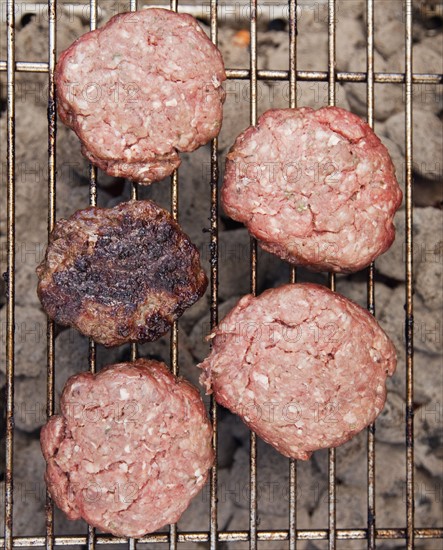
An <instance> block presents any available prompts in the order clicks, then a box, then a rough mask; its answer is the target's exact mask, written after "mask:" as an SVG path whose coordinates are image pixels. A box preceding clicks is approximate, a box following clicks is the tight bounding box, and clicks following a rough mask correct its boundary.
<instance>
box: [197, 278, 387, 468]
mask: <svg viewBox="0 0 443 550" xmlns="http://www.w3.org/2000/svg"><path fill="white" fill-rule="evenodd" d="M211 338H212V339H213V340H212V343H213V348H212V352H211V354H210V355H209V357H208V358H207V359H206V360H205V361H203V363H201V365H200V367H201V368H202V369H203V373H202V375H201V378H200V380H201V382H202V384H203V385H204V386H205V387H206V389H207V392H208V393H212V392H213V393H214V396H215V399H216V400H217V402H218V403H220V404H221V405H223V406H224V407H227V408H228V409H230V410H231V411H232V412H234V413H235V414H238V415H239V416H240V417H241V418H242V419H243V421H244V422H245V423H246V424H247V425H248V426H249V427H250V428H251V429H252V430H253V431H254V432H256V433H257V434H258V435H259V436H260V437H261V438H262V439H264V440H265V441H267V442H268V443H270V444H271V445H273V446H274V447H275V448H276V449H277V450H278V451H280V452H281V453H282V454H284V455H285V456H288V457H292V458H296V459H302V460H304V459H307V458H309V457H310V455H311V454H312V452H313V451H315V450H317V449H322V448H326V447H336V446H338V445H341V444H342V443H345V442H346V441H348V440H349V439H350V438H351V437H352V436H354V435H355V434H357V433H358V432H360V431H361V430H362V429H363V428H364V427H366V426H368V425H369V424H370V423H371V422H373V421H374V419H375V418H376V417H377V416H378V414H379V413H380V411H381V410H382V408H383V405H384V403H385V399H386V388H385V381H386V378H387V377H388V376H391V375H392V374H393V373H394V370H395V366H396V352H395V348H394V346H393V344H392V343H391V341H390V340H389V338H388V337H387V336H386V334H385V333H384V332H383V330H382V329H381V328H380V327H379V325H378V323H377V321H376V320H375V318H374V317H373V316H372V315H370V314H369V312H368V311H366V310H364V309H363V308H361V307H360V306H358V305H357V304H355V303H353V302H351V301H350V300H347V299H346V298H344V297H343V296H340V295H339V294H336V293H333V292H331V291H330V290H328V289H327V288H325V287H322V286H319V285H314V284H289V285H285V286H282V287H280V288H277V289H271V290H267V291H265V292H264V293H263V294H261V295H260V296H258V297H256V298H255V297H253V296H251V295H248V296H245V297H244V298H242V299H241V300H240V302H239V303H238V304H237V305H236V306H235V307H234V309H232V310H231V312H230V313H229V314H228V315H227V316H226V317H225V319H224V320H223V321H222V322H221V323H220V324H219V326H218V327H217V328H216V329H215V330H214V332H213V333H212V334H211Z"/></svg>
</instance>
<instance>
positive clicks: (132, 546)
mask: <svg viewBox="0 0 443 550" xmlns="http://www.w3.org/2000/svg"><path fill="white" fill-rule="evenodd" d="M137 3H138V1H137V0H129V10H130V11H136V10H137ZM130 185H131V199H132V200H137V199H138V184H137V183H135V182H131V183H130ZM172 334H173V332H172V333H171V338H172ZM171 355H172V350H171ZM137 357H138V347H137V344H131V361H136V360H137ZM136 548H137V541H136V540H135V539H133V538H130V539H128V550H136Z"/></svg>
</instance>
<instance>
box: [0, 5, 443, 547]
mask: <svg viewBox="0 0 443 550" xmlns="http://www.w3.org/2000/svg"><path fill="white" fill-rule="evenodd" d="M58 4H59V10H58V23H57V29H58V33H57V39H58V51H62V50H63V49H64V48H66V47H67V46H68V45H70V44H71V43H72V41H73V40H74V39H75V38H77V37H78V36H80V35H81V34H83V33H85V32H87V30H88V24H89V19H88V18H89V7H88V3H87V2H79V3H74V5H73V4H72V3H70V2H58ZM127 4H128V2H124V1H121V2H117V1H111V0H104V1H102V2H100V3H99V25H102V24H103V23H104V22H105V21H106V20H107V19H109V17H110V16H111V15H113V14H115V13H116V12H118V11H124V10H125V9H127V7H128V5H127ZM140 4H142V2H140ZM299 4H300V5H299V16H298V69H299V70H319V71H321V70H327V40H328V37H327V9H326V6H325V4H324V2H317V1H316V2H314V1H308V0H300V2H299ZM0 7H1V19H2V23H3V24H4V22H5V0H1V2H0ZM193 9H196V10H198V11H200V12H201V15H204V13H206V14H209V5H201V4H197V3H196V4H194V5H193ZM285 14H287V7H286V4H278V3H275V4H273V3H263V4H262V5H261V8H260V10H259V19H258V28H259V32H258V66H259V68H269V69H283V70H285V69H286V70H287V69H288V68H289V67H288V65H289V63H288V57H289V39H288V32H287V21H286V20H285ZM248 15H249V11H248V8H247V6H246V5H244V3H234V4H232V5H230V6H227V5H223V4H222V5H221V6H220V27H219V46H220V49H221V51H222V53H223V55H224V59H225V63H226V66H227V67H228V68H248V67H249V49H248V44H247V32H246V33H245V32H244V31H245V30H247V28H248ZM204 19H205V18H204V17H203V21H204ZM206 21H207V19H206ZM206 30H207V31H208V32H209V30H208V27H207V26H206ZM239 31H240V32H239ZM413 32H414V67H413V70H414V73H442V72H443V71H442V53H443V7H442V4H441V3H439V2H437V1H435V0H414V27H413ZM5 34H6V33H2V36H1V41H2V42H1V56H0V57H1V59H2V60H4V59H6V48H5V42H4V41H5ZM16 40H17V45H16V47H17V49H16V57H17V60H19V61H46V60H47V41H48V25H47V8H46V6H45V5H44V4H41V5H38V4H36V3H35V2H17V34H16ZM375 50H376V51H375V70H376V71H377V72H378V71H380V72H403V71H404V2H403V1H402V0H378V1H377V2H375ZM337 69H338V70H339V71H347V70H350V71H365V70H366V30H365V2H364V0H337ZM0 78H1V96H0V101H1V111H2V112H1V118H0V128H1V159H2V160H1V162H2V164H1V179H0V186H1V192H2V202H1V215H0V247H1V272H4V271H5V270H6V250H7V249H6V199H5V197H6V177H7V174H6V112H5V109H6V74H5V73H4V72H2V73H1V74H0ZM16 78H17V82H16V132H17V136H16V194H17V196H16V199H17V203H16V208H17V211H16V221H17V231H16V238H17V249H16V252H17V264H16V285H17V287H16V289H17V290H16V303H17V309H16V323H17V324H16V382H15V388H16V389H15V400H16V409H15V427H16V430H15V459H14V464H15V468H14V471H15V500H14V534H15V535H43V534H44V533H45V515H44V499H45V485H44V481H43V471H44V464H43V459H42V457H41V452H40V447H39V443H38V434H39V429H40V427H41V426H42V424H43V423H44V422H45V418H46V417H45V407H46V318H45V315H44V314H43V312H42V310H41V307H40V304H39V301H38V298H37V295H36V291H35V289H36V276H35V267H36V265H37V264H38V263H39V261H40V260H41V258H42V256H43V254H44V250H45V246H46V240H47V234H46V228H47V225H46V224H47V116H46V109H47V76H46V75H45V74H35V73H24V72H20V73H17V75H16ZM226 91H227V99H226V104H225V111H224V122H223V127H222V131H221V134H220V138H219V149H220V150H219V158H220V168H221V171H223V164H224V156H225V154H226V152H227V151H228V149H229V147H230V146H231V145H232V143H233V141H234V139H235V137H236V136H237V134H238V133H240V132H241V131H242V130H244V129H245V128H246V127H247V126H248V124H249V84H248V82H247V81H240V80H237V81H232V80H230V81H228V82H227V83H226ZM413 91H414V259H415V267H414V280H415V296H414V304H415V319H416V320H415V346H416V352H415V380H414V382H415V393H414V402H415V466H416V468H415V497H416V499H415V505H416V526H417V527H420V526H426V527H432V526H438V525H440V526H441V524H442V521H441V520H442V514H443V510H442V500H443V495H442V493H443V446H442V433H443V430H442V427H443V421H442V399H443V381H442V376H443V375H442V372H443V369H442V366H443V355H442V305H443V298H442V288H443V283H442V263H443V219H442V200H443V186H442V179H443V176H442V153H443V124H442V112H443V111H442V109H443V90H442V86H435V85H428V84H416V85H414V90H413ZM297 92H298V98H297V99H298V105H299V106H302V105H308V106H312V107H315V108H319V107H321V106H324V105H326V104H327V83H319V82H299V83H298V85H297ZM288 96H289V89H288V83H286V82H265V81H259V83H258V112H259V114H260V113H261V112H263V111H265V110H266V109H268V108H272V107H276V108H278V107H286V106H288V101H289V97H288ZM337 104H338V105H339V106H342V107H345V108H348V109H350V110H352V111H354V112H356V113H357V114H359V115H361V116H363V117H364V116H365V115H366V109H367V107H366V85H365V84H364V83H356V84H351V83H348V84H345V85H341V84H337ZM404 109H405V103H404V87H403V85H402V84H376V85H375V131H376V133H377V134H378V135H379V136H380V137H381V139H382V140H383V142H384V143H385V144H386V146H387V147H388V149H389V151H390V153H391V155H392V158H393V160H394V163H395V165H396V169H397V176H398V179H399V181H400V183H401V184H402V187H403V188H404V172H405V158H404V153H405V143H404V142H405V138H404V118H405V117H404ZM209 179H210V150H209V146H206V147H203V148H201V149H199V150H198V151H195V152H194V153H191V154H184V155H182V165H181V167H180V169H179V181H180V183H179V189H180V199H179V201H180V202H179V207H180V210H179V211H180V214H179V222H180V224H181V225H182V227H183V229H184V230H185V231H186V232H187V233H188V234H189V235H190V237H191V238H192V240H193V241H194V242H195V243H196V244H197V245H198V246H199V248H200V251H201V254H202V258H203V261H204V265H205V268H206V271H207V272H208V273H209V233H208V229H209V212H210V188H209ZM98 188H99V190H98V204H99V205H100V206H112V205H114V204H116V203H118V202H120V201H123V200H128V199H129V197H130V186H129V184H128V183H127V182H124V181H123V180H117V179H114V178H110V177H109V176H106V175H105V174H103V173H99V176H98ZM140 198H150V199H153V200H155V201H156V202H158V203H159V204H160V205H162V206H164V207H167V208H168V207H169V204H170V185H169V181H164V182H159V183H155V184H153V185H152V186H150V187H140ZM88 200H89V189H88V165H87V163H86V162H85V161H84V159H83V158H82V156H81V154H80V146H79V142H78V140H77V138H76V136H75V135H74V134H73V133H72V132H71V131H70V130H68V129H66V128H65V127H64V126H63V125H62V124H59V126H58V134H57V218H60V217H66V216H69V215H70V214H72V213H73V212H74V211H75V210H77V209H79V208H84V207H85V206H87V205H88ZM404 219H405V212H404V208H402V209H401V210H400V211H399V213H398V214H397V218H396V224H397V239H396V241H395V243H394V245H393V247H392V248H391V250H390V251H389V252H388V253H386V254H385V255H384V256H382V257H381V258H380V259H379V260H377V262H376V270H377V277H376V283H377V284H376V290H375V294H376V316H377V319H378V320H379V321H380V323H381V325H382V326H383V327H384V328H385V330H386V331H387V333H388V334H389V335H390V336H391V338H392V339H393V340H394V342H395V344H396V345H397V349H398V351H399V363H398V370H397V373H396V374H395V376H394V377H393V379H392V380H390V381H389V390H390V391H389V394H388V401H387V405H386V407H385V409H384V411H383V412H382V414H381V416H380V417H379V419H378V420H377V424H376V426H377V427H376V474H377V479H376V506H377V508H376V509H377V520H376V521H377V527H404V526H405V514H406V512H405V511H406V496H405V495H406V484H405V472H406V457H405V433H404V432H405V429H404V410H405V395H406V388H405V380H406V364H405V351H404V343H405V342H404V303H405V257H406V254H405V248H404V236H405V221H404ZM219 237H220V263H219V265H220V268H219V276H220V287H219V299H220V318H221V317H223V315H224V314H225V313H226V312H227V311H228V310H229V309H230V308H231V307H232V306H233V305H234V304H235V302H236V301H237V300H238V298H239V297H240V296H242V295H243V294H245V293H247V292H248V291H249V236H248V234H247V231H246V230H245V229H244V228H243V227H242V226H241V225H239V224H236V223H235V222H232V221H231V220H229V219H227V218H226V217H224V215H223V212H221V221H220V235H219ZM288 278H289V269H288V266H287V265H285V264H284V263H282V262H281V261H279V260H278V259H277V258H275V257H272V256H270V255H268V254H265V253H263V252H259V291H262V290H263V289H265V288H268V287H270V286H278V285H280V284H282V283H284V282H287V281H288ZM299 280H301V281H304V280H305V281H307V280H309V281H318V282H322V283H324V282H326V277H325V276H322V275H313V274H309V273H308V272H306V271H304V270H302V269H300V270H299ZM1 284H2V285H3V288H2V293H1V296H0V300H1V305H2V306H3V304H4V303H5V288H4V283H3V282H2V283H1ZM337 290H338V291H339V292H341V293H342V294H344V295H345V296H347V297H349V298H352V299H354V300H356V301H357V302H358V303H360V304H361V305H363V306H365V305H366V280H365V274H364V273H359V274H356V275H353V276H339V277H338V278H337ZM0 316H1V320H0V328H1V338H2V342H3V345H2V352H1V353H2V355H1V359H0V388H2V389H1V393H2V404H3V403H4V399H3V396H4V391H5V390H4V385H5V376H4V373H5V368H6V364H5V356H4V343H5V335H6V322H5V318H6V317H5V308H4V307H2V308H1V310H0ZM208 332H209V291H208V293H207V294H206V295H205V297H204V298H203V299H202V300H201V301H200V302H199V303H198V304H196V305H195V306H194V307H193V308H191V309H190V310H189V311H188V312H187V313H186V314H185V315H184V316H183V318H182V319H181V321H180V323H179V364H180V372H181V374H182V375H183V376H185V377H186V378H188V379H189V380H191V381H192V382H193V383H194V384H198V382H197V380H198V374H199V373H198V372H197V369H196V368H195V364H196V363H197V362H199V361H200V360H201V359H203V357H205V356H206V354H207V353H208V350H209V348H208V345H207V344H206V342H205V336H206V335H207V333H208ZM55 348H56V378H55V379H56V390H57V396H58V395H59V393H60V391H61V388H62V387H63V384H64V382H65V381H66V379H67V378H68V377H69V376H70V375H72V374H74V373H75V372H78V371H81V370H86V369H87V368H88V341H87V339H86V338H84V337H82V336H81V335H79V334H78V333H76V332H75V331H74V330H72V329H63V328H61V327H60V328H59V329H58V330H57V337H56V342H55ZM140 354H141V355H142V356H153V357H155V358H161V359H163V360H165V361H166V362H167V363H169V336H166V337H164V338H162V339H161V340H159V341H158V342H153V343H150V344H145V345H144V346H141V347H140ZM128 359H129V349H128V347H121V348H116V349H112V350H105V349H104V348H101V347H99V349H98V365H99V366H102V365H105V364H108V363H111V362H115V361H120V360H128ZM2 430H4V427H3V426H2V427H1V428H0V437H3V436H4V431H2ZM248 446H249V435H248V431H247V429H246V428H245V427H244V426H243V424H242V423H241V421H240V420H238V419H237V418H236V417H234V416H232V415H231V414H229V413H227V412H226V411H223V410H221V411H220V454H219V467H220V470H219V529H221V530H234V529H242V530H247V529H248V528H249V523H248V506H249V504H248V468H249V459H248ZM3 447H4V446H3V445H2V450H0V476H1V478H0V479H1V481H0V502H1V503H2V504H3V501H4V483H3V476H4V455H3V454H2V453H4V450H3ZM366 467H367V459H366V433H362V434H360V435H359V436H357V437H356V438H354V439H353V440H352V441H350V442H349V443H348V444H346V445H344V446H342V447H340V448H339V449H337V526H338V528H364V527H365V525H366V523H367V507H366V498H367V480H366ZM288 479H289V469H288V461H287V460H286V459H284V458H283V457H282V456H280V455H279V454H278V453H277V452H276V451H274V450H273V449H272V448H271V447H269V446H268V445H265V444H262V442H259V445H258V493H259V501H258V513H259V528H260V529H280V528H282V529H284V528H287V526H288V508H289V497H288ZM297 494H298V501H297V511H298V516H297V521H298V524H297V525H298V528H301V529H317V528H318V529H321V528H325V527H327V524H328V519H327V518H328V516H327V451H320V452H316V453H315V454H314V456H313V458H312V459H311V460H310V461H308V462H305V463H299V464H298V486H297ZM2 522H3V515H2V517H0V528H1V530H3V525H2ZM208 526H209V490H208V488H206V490H205V491H203V493H201V494H200V495H199V496H198V497H197V498H196V499H195V500H194V501H193V503H192V504H191V506H190V508H189V509H188V511H187V512H186V513H185V514H184V516H183V518H182V519H181V521H180V523H179V528H180V529H183V530H187V531H189V530H207V529H208ZM85 531H86V525H85V524H84V523H83V522H69V521H67V520H66V519H64V517H63V516H62V514H61V513H59V512H58V511H56V527H55V533H56V534H62V533H63V534H68V533H71V534H72V533H84V532H85ZM142 546H143V547H144V548H146V550H147V549H148V548H151V547H152V548H156V549H160V548H163V547H166V545H162V544H161V545H142ZM364 546H365V544H364V542H363V541H360V542H359V541H340V542H339V544H338V547H339V548H343V549H351V548H352V549H356V550H358V549H360V548H363V547H364ZM199 547H202V546H198V545H193V544H184V545H180V548H183V549H185V548H186V549H187V550H188V549H189V550H191V549H193V548H199ZM203 547H204V546H203ZM284 547H285V546H284V544H282V543H278V542H277V543H260V544H259V548H262V549H268V548H269V549H271V548H272V549H276V550H277V549H278V550H280V549H281V548H284ZM377 547H378V548H380V550H384V549H391V548H396V549H400V548H404V542H402V541H398V542H395V541H391V542H390V541H379V542H378V544H377ZM220 548H221V549H223V550H234V549H235V550H237V549H238V550H242V549H243V548H248V544H247V543H229V544H227V543H225V544H224V545H220ZM299 548H301V549H304V550H316V549H323V548H327V541H315V542H300V543H299ZM416 548H417V549H426V550H440V549H441V548H442V546H441V540H440V541H433V542H430V541H417V543H416Z"/></svg>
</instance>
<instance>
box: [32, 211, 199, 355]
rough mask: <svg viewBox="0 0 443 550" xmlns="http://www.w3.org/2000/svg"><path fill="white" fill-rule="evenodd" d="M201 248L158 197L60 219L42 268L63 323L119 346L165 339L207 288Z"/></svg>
mask: <svg viewBox="0 0 443 550" xmlns="http://www.w3.org/2000/svg"><path fill="white" fill-rule="evenodd" d="M199 258H200V257H199V253H198V250H197V248H196V247H195V246H194V245H193V244H192V243H191V242H190V240H189V238H188V237H187V235H185V234H184V233H183V231H182V230H181V228H180V226H179V225H178V224H177V223H176V222H175V221H174V220H173V219H172V218H171V216H170V214H169V213H168V212H167V211H166V210H163V209H162V208H160V207H159V206H157V205H156V204H155V203H153V202H151V201H130V202H126V203H122V204H119V205H118V206H116V207H114V208H109V209H108V208H94V207H90V208H86V209H85V210H79V211H78V212H76V213H75V214H74V215H73V216H71V217H70V218H69V219H68V220H60V221H58V222H57V224H56V226H55V228H54V231H53V232H52V234H51V237H50V241H49V245H48V248H47V250H46V255H45V258H44V260H43V262H42V263H41V264H40V265H39V267H38V268H37V274H38V277H39V284H38V295H39V297H40V301H41V303H42V305H43V307H44V309H45V310H46V312H47V313H48V315H49V316H50V317H51V318H52V319H54V320H55V321H56V322H57V323H60V324H62V325H70V326H73V327H75V328H77V329H78V330H79V331H80V332H82V333H83V334H85V335H87V336H91V337H92V338H93V339H94V340H95V341H96V342H98V343H100V344H104V345H105V346H116V345H120V344H123V343H125V342H146V341H151V340H155V339H157V338H159V337H160V336H162V335H163V334H164V333H165V332H167V331H168V329H169V327H170V326H171V324H172V323H173V321H174V320H175V319H177V318H178V317H179V316H180V315H181V314H182V313H183V312H184V311H185V309H186V308H188V307H189V306H191V305H192V304H193V303H194V302H196V301H197V300H198V299H199V298H200V297H201V296H202V295H203V294H204V292H205V290H206V286H207V278H206V275H205V274H204V272H203V270H202V268H201V266H200V259H199Z"/></svg>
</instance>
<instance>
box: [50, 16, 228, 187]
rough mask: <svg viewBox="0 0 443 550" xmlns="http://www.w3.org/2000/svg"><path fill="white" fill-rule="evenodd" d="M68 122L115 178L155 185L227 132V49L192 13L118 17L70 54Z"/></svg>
mask: <svg viewBox="0 0 443 550" xmlns="http://www.w3.org/2000/svg"><path fill="white" fill-rule="evenodd" d="M55 76H56V83H57V92H58V111H59V115H60V118H61V120H62V121H63V122H64V123H65V124H66V125H67V126H69V127H70V128H72V129H73V130H74V131H75V133H76V134H77V135H78V137H79V138H80V140H81V142H82V144H83V154H84V155H85V156H86V157H87V158H88V159H89V160H90V161H91V162H92V163H93V164H95V165H96V166H98V167H99V168H101V169H102V170H104V171H105V172H107V173H108V174H110V175H111V176H117V177H127V178H131V179H133V180H135V181H139V182H140V183H144V184H149V183H151V182H153V181H156V180H160V179H162V178H164V177H165V176H167V175H168V174H171V173H172V171H173V170H174V169H175V168H177V166H178V165H179V164H180V158H179V156H178V151H193V150H194V149H197V148H198V147H200V146H201V145H203V144H204V143H207V142H208V141H209V140H210V139H212V138H213V137H215V136H216V135H217V134H218V133H219V131H220V127H221V121H222V106H223V101H224V97H225V93H224V91H223V88H222V87H221V84H222V82H223V81H224V80H225V79H226V75H225V70H224V66H223V60H222V57H221V54H220V52H219V51H218V50H217V48H216V47H215V46H214V45H213V44H212V42H211V41H210V40H209V38H208V37H207V36H206V35H205V33H204V31H203V30H202V28H201V27H200V26H199V25H198V23H197V21H196V20H195V19H194V18H193V17H191V16H190V15H186V14H177V13H174V12H172V11H169V10H165V9H157V8H153V9H148V10H144V11H138V12H133V13H124V14H120V15H116V16H115V17H113V18H112V19H111V20H110V21H109V22H108V23H107V24H106V25H105V26H104V27H102V28H100V29H98V30H96V31H92V32H89V33H87V34H85V35H84V36H82V37H81V38H79V39H78V40H77V41H76V42H74V44H72V46H70V48H68V49H67V50H66V51H65V52H63V53H62V55H61V56H60V59H59V61H58V64H57V68H56V75H55Z"/></svg>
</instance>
